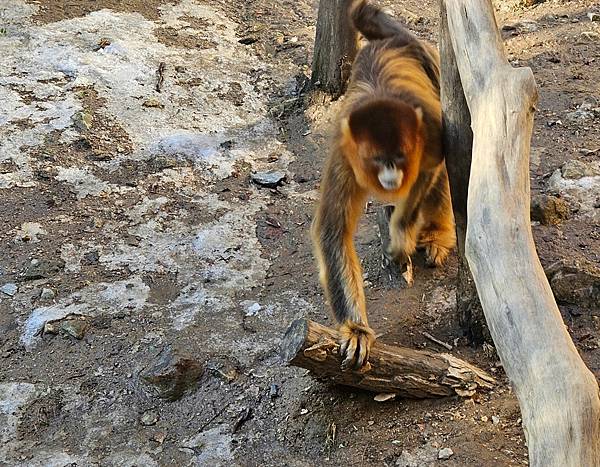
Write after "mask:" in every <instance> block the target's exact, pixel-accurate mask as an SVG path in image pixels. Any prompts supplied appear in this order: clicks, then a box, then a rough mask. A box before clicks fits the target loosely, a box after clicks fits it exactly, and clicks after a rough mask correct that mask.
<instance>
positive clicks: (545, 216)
mask: <svg viewBox="0 0 600 467" xmlns="http://www.w3.org/2000/svg"><path fill="white" fill-rule="evenodd" d="M569 212H570V209H569V205H568V204H567V203H566V202H565V201H564V200H563V199H561V198H557V197H556V196H552V195H544V194H539V195H534V196H532V198H531V220H532V221H538V222H540V223H542V224H543V225H557V224H560V222H561V221H563V220H565V219H567V218H568V217H569Z"/></svg>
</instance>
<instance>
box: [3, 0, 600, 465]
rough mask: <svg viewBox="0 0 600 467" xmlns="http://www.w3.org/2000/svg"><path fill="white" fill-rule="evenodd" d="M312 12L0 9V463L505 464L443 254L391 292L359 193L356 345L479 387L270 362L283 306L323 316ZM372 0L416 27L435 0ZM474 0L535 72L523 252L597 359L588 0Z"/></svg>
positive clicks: (499, 405)
mask: <svg viewBox="0 0 600 467" xmlns="http://www.w3.org/2000/svg"><path fill="white" fill-rule="evenodd" d="M316 3H317V2H313V1H308V0H300V1H295V2H291V1H289V0H284V1H281V2H269V1H266V0H253V1H249V2H234V1H231V0H177V1H172V2H168V1H161V0H151V1H139V0H125V1H119V2H117V1H113V0H97V1H94V2H90V1H86V0H69V1H66V0H41V1H25V0H4V1H3V2H2V3H0V50H1V53H0V226H1V227H0V238H1V241H2V254H1V255H0V363H1V364H0V465H10V466H13V465H15V466H17V465H18V466H65V465H75V464H76V465H81V466H88V465H90V466H92V465H94V466H96V465H101V466H112V465H114V466H117V465H118V466H134V465H144V466H146V465H148V466H152V465H160V466H162V465H203V466H204V465H244V466H246V465H248V466H252V465H298V466H301V465H306V466H309V465H341V464H347V465H399V466H427V465H437V464H438V463H440V464H442V463H443V464H444V465H449V466H480V465H485V466H504V465H524V464H527V454H526V447H525V439H524V436H523V432H522V428H521V424H520V422H521V421H520V414H519V409H518V405H517V403H516V400H515V398H514V396H513V395H512V393H511V390H510V386H509V385H508V382H507V381H506V378H505V377H504V375H503V372H502V367H501V365H500V363H499V362H498V361H497V358H496V357H495V355H494V353H493V351H490V349H489V348H483V349H482V348H472V347H470V346H468V343H467V342H466V341H465V339H464V338H463V337H462V332H461V330H460V329H459V328H458V326H457V323H456V318H455V316H454V314H453V307H454V305H455V303H456V296H455V289H454V277H455V274H456V259H455V258H451V259H450V261H449V263H448V264H447V265H445V266H444V267H443V268H441V269H438V270H430V269H426V268H424V267H423V265H422V263H423V261H422V259H417V267H416V271H415V274H416V283H415V286H414V287H413V288H412V289H404V290H397V289H396V288H395V287H390V286H389V285H388V284H387V283H386V281H385V278H384V277H382V276H381V274H380V267H379V250H378V248H379V246H378V243H379V240H378V238H377V229H376V226H375V222H374V212H375V206H374V205H371V206H370V207H369V208H368V209H367V213H366V216H365V218H364V220H363V222H362V224H361V227H360V231H359V233H358V236H357V244H358V249H359V253H360V255H361V258H363V264H364V268H365V284H366V290H367V296H368V307H369V312H370V316H371V321H372V324H373V325H374V327H375V328H376V330H377V332H378V333H380V334H381V336H380V339H381V340H382V341H385V342H389V343H398V344H404V345H408V346H412V347H418V348H430V349H431V350H435V351H444V350H445V349H443V348H441V347H439V346H438V345H437V344H435V343H433V342H431V341H430V340H428V339H427V338H426V337H424V335H423V332H427V333H430V334H432V335H434V336H435V337H437V338H439V339H441V340H442V341H445V342H448V343H450V344H451V345H452V346H453V350H452V353H453V354H455V355H457V356H460V357H461V358H465V359H467V360H469V361H472V362H473V363H476V364H478V365H480V366H481V367H483V368H485V369H487V370H488V371H490V372H491V373H493V374H494V375H495V376H496V377H497V378H498V379H499V381H500V385H499V387H498V388H497V389H496V390H494V391H493V392H492V393H490V394H484V395H481V396H478V397H475V398H467V399H463V398H459V397H456V398H450V399H444V400H433V401H409V400H392V401H388V402H384V403H381V402H376V401H374V400H373V395H372V394H366V393H361V392H359V391H352V390H348V389H344V388H339V387H332V386H329V385H327V384H325V383H322V382H319V381H317V380H315V379H314V378H312V377H311V376H310V375H307V374H306V372H305V371H302V370H299V369H294V368H286V367H283V366H281V365H280V363H279V360H278V345H279V343H280V341H281V337H282V335H283V332H284V331H285V329H286V327H287V325H288V324H289V323H290V322H291V321H292V319H293V318H294V317H296V316H306V317H309V318H311V319H314V320H316V321H319V322H322V323H326V324H327V323H329V324H331V319H330V318H328V315H327V310H326V307H325V304H324V302H323V296H322V293H321V291H320V289H319V286H318V280H317V274H316V270H315V267H314V262H313V258H312V253H311V247H310V241H309V236H308V229H309V224H310V220H311V216H312V210H313V207H314V203H315V200H316V198H317V188H318V180H319V176H320V166H321V163H322V161H323V158H324V155H325V154H326V145H327V134H328V132H329V126H330V122H331V118H332V116H333V115H335V111H336V109H337V108H338V106H339V103H338V102H333V103H332V102H329V101H328V100H324V99H315V98H311V97H310V96H309V95H308V91H307V76H309V75H310V59H311V56H312V43H313V39H314V33H315V22H316V7H317V5H316ZM383 4H384V5H385V6H386V7H388V8H390V9H392V10H393V11H395V12H396V13H397V14H398V15H399V16H401V17H403V18H404V19H405V20H406V21H407V23H408V24H409V26H410V27H411V29H413V30H414V31H416V32H417V33H418V34H419V35H420V36H421V37H424V38H427V39H431V40H433V41H435V39H436V35H437V22H438V21H437V10H436V5H437V2H435V1H432V0H431V1H430V0H426V1H425V2H416V1H414V0H407V1H403V2H399V1H398V2H391V1H386V2H383ZM496 6H497V17H498V22H499V24H500V25H501V26H502V27H503V34H504V36H505V45H506V48H507V52H508V54H509V57H510V59H511V61H512V62H513V64H514V65H516V66H529V67H531V68H532V69H533V71H534V75H535V77H536V80H537V83H538V86H539V92H540V101H539V105H538V109H537V114H536V123H535V132H534V137H533V141H532V155H531V180H532V190H533V193H532V194H533V203H532V219H533V222H532V225H533V230H534V235H535V238H536V242H537V247H538V252H539V254H540V258H541V260H542V263H543V265H544V267H545V268H546V269H547V271H548V275H549V278H550V280H551V283H552V286H553V289H554V291H555V295H556V297H557V299H558V300H559V302H560V306H561V311H562V313H563V318H564V319H565V323H566V324H567V326H568V328H569V331H570V332H571V334H572V336H573V339H574V341H575V343H576V345H577V346H578V348H579V350H580V352H581V353H582V356H583V358H584V359H585V361H586V363H587V364H588V366H589V367H590V369H591V370H592V371H593V372H594V373H595V374H596V376H600V351H599V350H598V349H599V347H600V307H599V305H598V303H599V302H600V273H599V272H598V271H599V267H600V228H599V224H600V163H599V161H600V158H599V154H600V125H599V122H600V88H599V87H598V82H600V68H599V67H598V61H599V60H600V22H598V20H600V17H599V16H598V15H599V14H600V7H599V6H598V5H597V4H596V3H594V2H592V1H589V0H581V1H548V2H545V3H542V4H540V5H537V6H534V7H530V8H525V7H522V6H519V5H518V4H516V3H515V2H508V1H497V2H496ZM262 172H270V176H271V178H272V179H273V180H267V181H266V182H265V181H264V180H262V179H261V178H260V175H261V173H262ZM265 183H266V184H267V185H271V186H265ZM439 457H442V458H444V459H438V458H439Z"/></svg>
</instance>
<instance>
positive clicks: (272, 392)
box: [269, 383, 279, 399]
mask: <svg viewBox="0 0 600 467" xmlns="http://www.w3.org/2000/svg"><path fill="white" fill-rule="evenodd" d="M269 396H271V399H275V398H276V397H277V396H279V386H277V385H276V384H275V383H273V384H271V387H270V388H269Z"/></svg>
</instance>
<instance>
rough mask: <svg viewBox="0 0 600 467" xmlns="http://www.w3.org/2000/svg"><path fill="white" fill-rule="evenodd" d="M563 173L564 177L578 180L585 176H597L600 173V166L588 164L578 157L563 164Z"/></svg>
mask: <svg viewBox="0 0 600 467" xmlns="http://www.w3.org/2000/svg"><path fill="white" fill-rule="evenodd" d="M561 173H562V176H563V177H564V178H570V179H575V180H577V179H579V178H583V177H596V176H598V175H600V167H599V166H597V165H595V164H586V163H585V162H582V161H578V160H577V159H571V160H569V161H567V162H565V163H564V164H563V166H562V168H561Z"/></svg>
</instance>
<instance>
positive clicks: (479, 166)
mask: <svg viewBox="0 0 600 467" xmlns="http://www.w3.org/2000/svg"><path fill="white" fill-rule="evenodd" d="M442 2H443V6H444V7H445V12H446V20H447V26H448V34H449V37H450V39H451V42H452V49H453V51H454V56H455V60H456V66H457V68H458V71H459V74H460V79H461V82H462V86H463V90H464V95H465V98H466V102H467V105H468V107H469V111H470V114H471V125H472V129H473V157H472V162H471V174H470V182H469V190H468V202H467V213H468V219H467V232H466V243H465V253H466V257H467V260H468V262H469V266H470V268H471V271H472V273H473V278H474V280H475V284H476V286H477V292H478V294H479V298H480V300H481V304H482V307H483V311H484V314H485V318H486V321H487V324H488V326H489V329H490V333H491V335H492V338H493V340H494V343H495V345H496V349H497V351H498V355H499V356H500V359H501V361H502V364H503V366H504V369H505V371H506V373H507V375H508V377H509V379H510V380H511V383H512V385H513V387H514V390H515V393H516V395H517V398H518V399H519V405H520V407H521V413H522V416H523V425H524V429H525V435H526V437H527V443H528V448H529V459H530V465H532V466H543V467H548V466H561V467H568V466H573V467H576V466H577V467H582V466H585V467H595V466H600V397H599V392H598V383H597V381H596V379H595V378H594V375H593V374H592V373H591V372H590V371H589V370H588V369H587V368H586V366H585V364H584V363H583V361H582V359H581V357H580V356H579V354H578V352H577V349H576V348H575V346H574V344H573V342H572V340H571V338H570V336H569V334H568V332H567V330H566V328H565V325H564V323H563V321H562V318H561V316H560V312H559V310H558V307H557V305H556V302H555V300H554V297H553V295H552V290H551V289H550V285H549V284H548V281H547V279H546V276H545V275H544V272H543V269H542V266H541V264H540V262H539V259H538V257H537V253H536V250H535V245H534V242H533V236H532V233H531V227H530V218H529V199H530V195H529V146H530V140H531V132H532V127H533V112H534V106H535V103H536V101H537V91H536V85H535V81H534V78H533V74H532V72H531V70H530V69H528V68H512V67H511V66H510V65H509V63H508V61H507V60H506V56H505V52H504V47H503V45H502V39H501V37H500V34H499V32H498V27H497V25H496V20H495V17H494V10H493V6H492V3H491V1H490V0H442ZM442 68H443V67H442Z"/></svg>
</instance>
